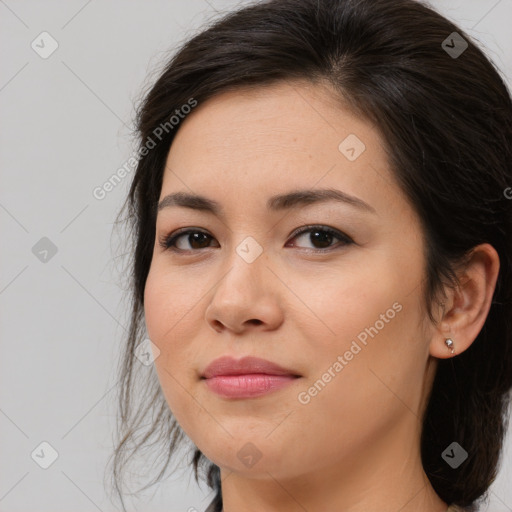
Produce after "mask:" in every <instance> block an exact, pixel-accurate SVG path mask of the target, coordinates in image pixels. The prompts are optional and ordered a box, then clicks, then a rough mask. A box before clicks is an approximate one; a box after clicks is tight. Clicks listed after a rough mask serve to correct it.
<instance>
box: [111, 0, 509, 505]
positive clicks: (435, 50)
mask: <svg viewBox="0 0 512 512" xmlns="http://www.w3.org/2000/svg"><path fill="white" fill-rule="evenodd" d="M453 32H457V33H458V34H460V36H462V37H463V38H464V39H465V40H466V42H467V43H468V47H467V49H466V50H465V51H464V52H463V53H462V54H460V55H459V56H458V57H454V56H453V55H449V54H448V53H447V51H445V49H444V48H443V46H442V43H443V41H444V40H445V39H446V38H448V37H449V36H450V35H451V37H453ZM283 81H290V82H292V81H307V82H309V83H312V84H318V85H320V84H328V85H329V86H330V90H331V91H332V94H333V96H334V97H335V98H337V99H339V100H340V102H341V101H342V102H344V103H345V104H348V105H349V106H350V108H351V109H352V111H353V112H354V113H356V114H357V115H358V116H360V117H361V118H363V119H365V120H367V121H368V122H370V123H372V124H373V125H374V126H375V127H376V128H377V130H378V131H379V133H380V134H381V136H382V139H383V141H384V149H385V151H386V154H387V156H388V158H389V162H390V167H391V170H392V173H393V176H394V177H395V178H396V181H397V183H398V185H399V186H400V188H401V189H402V190H403V192H404V193H405V196H406V197H407V199H408V200H409V201H410V202H411V204H412V205H413V207H414V209H415V211H416V212H417V213H418V215H419V218H420V222H421V226H422V230H423V234H424V237H425V240H426V244H425V247H426V249H425V276H424V283H423V296H424V305H425V311H426V317H427V316H428V318H429V319H430V321H432V322H434V321H435V318H434V315H433V313H432V311H433V306H434V305H435V304H439V303H440V300H441V295H442V290H443V289H446V288H445V287H446V286H452V287H454V288H455V287H457V286H458V284H459V283H458V279H457V273H456V269H457V268H458V265H459V264H461V262H464V261H465V258H466V257H467V256H468V255H470V254H471V251H472V249H473V248H474V247H475V246H477V245H478V244H482V243H489V244H491V245H492V246H493V247H494V248H495V249H496V251H497V253H498V255H499V258H500V270H499V275H498V280H497V284H496V288H495V291H494V295H493V299H492V303H491V307H490V311H489V314H488V316H487V318H486V321H485V324H484V326H483V328H482V329H481V331H480V333H479V334H478V336H477V338H476V339H475V341H474V342H473V343H472V344H471V346H470V347H469V348H468V349H467V350H466V351H464V352H463V353H461V354H459V355H457V356H456V357H453V358H448V359H440V360H438V367H437V370H436V374H435V378H434V382H433V385H432V389H431V392H430V394H429V396H428V402H427V404H426V408H425V411H424V415H423V417H422V435H421V456H422V464H423V468H424V471H425V473H426V474H427V476H428V478H429V480H430V482H431V484H432V486H433V488H434V490H435V492H436V493H437V494H438V495H439V497H440V498H441V499H442V500H443V501H445V502H447V503H449V504H455V505H459V506H462V507H471V506H475V503H476V502H477V500H482V499H483V497H487V494H486V493H487V491H488V488H489V487H490V485H491V483H492V482H493V481H494V479H495V478H496V476H497V472H498V467H499V463H500V454H501V450H502V446H503V441H504V435H505V433H506V429H507V425H508V414H509V413H508V405H509V402H510V389H511V388H512V339H511V337H512V325H511V323H512V300H511V294H512V276H511V268H512V264H511V263H512V262H511V259H512V201H511V200H510V199H508V198H507V193H506V190H510V188H509V187H510V186H511V185H512V172H511V171H512V149H511V148H512V144H511V142H512V102H511V96H510V92H509V91H508V89H507V87H506V85H505V83H504V80H503V79H502V77H501V75H500V72H499V70H498V68H497V67H496V66H495V64H494V63H493V62H492V61H491V60H490V59H488V58H487V57H486V56H485V55H484V53H483V52H482V50H481V49H479V48H478V46H477V45H476V44H475V43H474V42H473V41H472V39H471V38H470V37H469V36H468V35H467V34H466V33H465V32H464V31H463V30H461V29H460V28H459V27H457V26H456V25H455V24H453V23H452V22H451V21H449V20H447V19H446V18H444V17H443V16H441V15H440V14H439V13H437V12H436V11H435V10H433V9H432V8H430V7H428V6H427V5H425V4H423V3H419V2H417V1H414V0H321V1H320V0H300V1H297V0H268V1H261V2H257V3H251V4H246V5H245V6H243V7H240V8H238V9H237V10H235V11H233V12H230V13H228V14H225V15H224V16H223V17H222V18H221V19H218V20H215V21H214V22H212V23H211V24H210V25H209V26H208V27H207V28H204V29H203V30H202V31H201V32H199V33H197V34H196V35H194V36H193V37H191V38H190V39H189V40H187V41H185V42H184V43H183V44H182V45H181V46H180V48H179V49H178V51H177V52H176V53H175V54H174V55H173V56H172V58H171V59H170V60H169V62H167V63H166V65H165V68H164V69H163V71H161V73H160V76H159V77H158V79H157V80H156V82H155V83H154V85H153V86H152V87H151V89H150V90H149V92H147V93H146V94H145V97H144V98H143V101H142V102H141V104H140V105H139V107H138V110H137V117H136V128H137V136H138V143H139V146H138V147H139V155H138V163H137V167H136V171H135V174H134V177H133V181H132V183H131V188H130V190H129V193H128V195H127V197H126V201H125V203H124V204H123V206H122V209H121V212H120V214H121V213H123V212H126V217H125V219H123V220H122V222H123V223H124V224H125V225H128V226H129V228H130V236H129V242H130V243H131V244H133V249H132V251H131V254H130V258H131V259H130V262H129V270H128V272H127V275H128V276H129V279H130V298H131V305H130V306H131V320H130V325H129V332H128V336H127V338H126V343H125V345H124V348H123V356H122V358H121V359H120V363H119V371H120V393H119V415H118V422H119V425H118V435H119V442H118V444H117V445H116V447H115V451H114V454H113V459H114V464H113V470H112V475H113V479H114V481H115V488H116V490H117V492H118V493H119V496H120V497H121V501H122V496H121V490H120V489H121V484H122V482H123V475H124V472H125V469H126V468H125V466H126V465H127V463H128V461H129V459H131V458H132V457H133V456H134V455H135V454H136V453H137V452H140V451H141V449H143V448H147V447H149V446H150V444H149V442H150V441H153V444H151V446H153V445H157V446H159V450H160V451H159V454H160V455H161V456H163V463H162V469H161V471H160V473H159V475H158V476H157V477H156V479H154V480H153V481H152V482H150V484H148V485H153V484H154V483H156V482H158V481H159V480H160V479H161V477H162V475H163V474H164V472H165V470H166V469H167V468H168V466H169V463H170V461H171V459H172V458H173V456H175V453H176V451H177V450H178V448H179V446H180V445H181V443H182V441H183V440H184V439H185V438H186V436H185V435H184V432H183V431H182V430H181V428H180V426H179V425H178V424H177V422H176V420H175V419H174V417H173V415H172V413H171V411H170V410H169V407H168V406H167V403H166V401H165V398H164V396H163V393H162V390H161V389H160V386H159V384H158V380H157V378H156V377H155V372H154V371H152V373H150V374H148V373H146V379H147V380H146V382H145V384H144V385H143V386H141V387H139V388H137V387H136V386H135V384H134V382H135V380H136V379H135V376H136V366H139V367H140V366H141V365H140V364H138V362H136V361H134V359H135V357H134V350H135V347H136V346H137V345H138V343H140V342H141V340H142V339H143V338H144V336H145V334H144V332H145V331H144V288H145V283H146V278H147V275H148V272H149V268H150V264H151V259H152V251H153V246H154V242H155V223H156V205H157V202H158V199H159V195H160V193H161V186H162V177H163V172H164V166H165V162H166V158H167V155H168V152H169V149H170V146H171V144H172V142H173V139H174V136H175V135H176V133H177V130H178V129H179V126H177V127H176V128H175V127H174V126H173V127H172V128H170V127H169V122H168V120H169V118H170V117H171V116H172V115H173V114H174V113H175V112H176V111H177V110H178V111H180V109H182V108H183V106H184V105H187V104H189V105H190V104H191V98H193V99H194V100H195V101H197V102H198V104H202V103H204V102H205V101H206V100H208V99H210V98H213V97H214V96H216V95H218V94H220V93H223V92H227V91H233V90H241V89H242V88H244V87H255V88H258V87H263V86H266V85H272V84H277V83H279V82H283ZM340 104H341V103H340ZM188 110H190V109H188ZM183 111H185V109H183ZM166 123H167V124H166ZM162 126H167V128H166V129H165V130H162V129H160V130H159V131H158V128H159V127H162ZM164 132H165V133H164ZM157 134H158V135H157ZM150 140H151V141H152V147H151V149H150V150H147V148H148V141H150ZM153 146H154V147H153ZM144 147H146V151H144V149H143V148H144ZM146 371H149V370H147V369H146ZM136 390H139V391H140V392H141V401H140V404H138V407H137V403H136V400H135V397H134V391H136ZM150 414H151V415H152V418H151V421H150V423H149V424H146V423H145V420H146V419H147V418H148V415H150ZM454 441H456V442H457V443H459V444H460V445H461V446H462V447H463V448H464V449H465V450H466V451H467V453H468V458H467V460H466V461H465V462H464V463H463V464H461V465H460V466H459V467H457V468H456V469H453V468H452V467H450V466H449V465H448V464H447V463H446V462H445V461H444V460H443V458H442V456H441V455H442V452H443V451H444V450H445V449H446V448H447V447H448V446H449V445H450V444H451V443H452V442H454ZM129 447H131V448H132V449H131V452H130V453H128V450H129ZM190 463H191V464H192V465H193V469H194V472H195V479H196V481H197V482H199V479H200V478H205V479H206V481H207V484H208V485H209V487H211V488H212V489H214V491H215V492H216V496H215V500H214V501H215V503H217V504H222V495H221V488H220V469H219V467H218V466H216V465H215V464H214V463H212V462H211V461H209V460H208V459H207V458H206V457H205V456H204V455H203V454H202V452H201V451H200V450H198V449H197V447H196V449H195V451H194V453H193V457H192V458H191V461H190ZM200 470H203V471H202V472H201V471H200ZM146 487H147V486H146ZM146 487H145V488H146ZM123 509H124V504H123Z"/></svg>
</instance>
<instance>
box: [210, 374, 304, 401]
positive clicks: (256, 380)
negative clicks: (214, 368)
mask: <svg viewBox="0 0 512 512" xmlns="http://www.w3.org/2000/svg"><path fill="white" fill-rule="evenodd" d="M296 378H297V377H294V376H293V375H266V374H263V373H254V374H245V375H219V376H217V377H211V378H209V379H206V385H207V386H208V388H209V389H210V390H211V391H213V392H214V393H217V394H218V395H220V396H222V397H226V398H254V397H258V396H262V395H266V394H268V393H272V392H273V391H277V390H279V389H282V388H284V387H286V386H288V385H289V384H290V383H291V382H293V381H294V380H295V379H296Z"/></svg>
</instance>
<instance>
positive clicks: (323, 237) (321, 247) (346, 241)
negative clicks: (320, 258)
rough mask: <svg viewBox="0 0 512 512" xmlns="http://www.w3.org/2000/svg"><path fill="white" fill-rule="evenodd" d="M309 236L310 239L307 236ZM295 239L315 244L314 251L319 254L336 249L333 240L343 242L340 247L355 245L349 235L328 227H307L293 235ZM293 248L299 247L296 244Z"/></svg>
mask: <svg viewBox="0 0 512 512" xmlns="http://www.w3.org/2000/svg"><path fill="white" fill-rule="evenodd" d="M308 234H309V237H307V236H306V235H308ZM293 238H294V239H300V238H304V239H306V240H309V242H310V243H312V244H313V247H312V249H313V250H314V251H318V252H327V251H326V250H325V249H329V250H330V249H332V248H336V246H333V245H332V241H333V239H338V240H339V241H340V242H341V243H340V244H338V245H341V246H344V245H350V244H353V243H354V241H353V240H352V239H351V238H350V237H349V236H348V235H345V234H344V233H342V232H341V231H338V230H337V229H333V228H330V227H328V226H306V228H301V230H300V231H297V232H295V233H293ZM315 244H316V246H315ZM293 247H297V244H296V243H294V244H293ZM299 247H300V246H299Z"/></svg>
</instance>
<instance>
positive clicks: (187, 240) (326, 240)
mask: <svg viewBox="0 0 512 512" xmlns="http://www.w3.org/2000/svg"><path fill="white" fill-rule="evenodd" d="M308 233H309V241H310V242H311V243H312V244H313V245H314V246H313V247H312V248H311V249H312V250H313V251H318V252H327V251H326V249H327V250H330V249H331V248H336V247H335V246H333V245H332V242H333V239H338V240H339V241H340V244H338V245H341V246H345V245H350V244H353V243H354V241H353V240H352V239H351V238H350V237H349V236H347V235H345V234H344V233H342V232H341V231H338V230H336V229H333V228H329V227H328V226H306V227H303V228H301V229H300V230H299V231H295V232H294V233H293V234H292V239H300V238H301V237H303V238H306V236H305V235H307V234H308ZM182 238H183V243H182V244H181V245H182V247H179V245H180V240H181V239H182ZM212 240H215V239H214V238H213V237H212V236H211V235H209V234H208V233H205V232H204V231H200V230H198V229H183V230H178V231H177V232H175V233H171V234H170V235H167V236H164V237H162V238H160V240H159V244H160V246H161V247H162V248H163V249H165V250H171V251H174V252H186V251H193V252H196V250H197V249H207V248H209V247H211V246H210V245H209V244H210V242H211V241H212ZM187 244H188V245H189V247H186V245H187ZM183 245H185V247H183ZM315 245H316V246H315ZM288 246H290V245H288ZM217 247H218V245H217ZM291 247H300V246H299V245H297V244H296V243H293V244H292V245H291Z"/></svg>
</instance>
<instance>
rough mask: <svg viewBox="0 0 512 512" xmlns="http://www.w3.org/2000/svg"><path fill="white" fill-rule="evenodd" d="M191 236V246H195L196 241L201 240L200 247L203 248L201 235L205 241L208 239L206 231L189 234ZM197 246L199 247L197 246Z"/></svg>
mask: <svg viewBox="0 0 512 512" xmlns="http://www.w3.org/2000/svg"><path fill="white" fill-rule="evenodd" d="M189 237H192V240H190V238H189V242H190V246H191V247H195V245H194V244H195V243H196V242H199V246H200V247H199V248H201V247H202V246H201V237H203V242H204V241H208V239H207V235H206V233H192V234H191V235H189ZM196 248H197V247H196Z"/></svg>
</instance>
